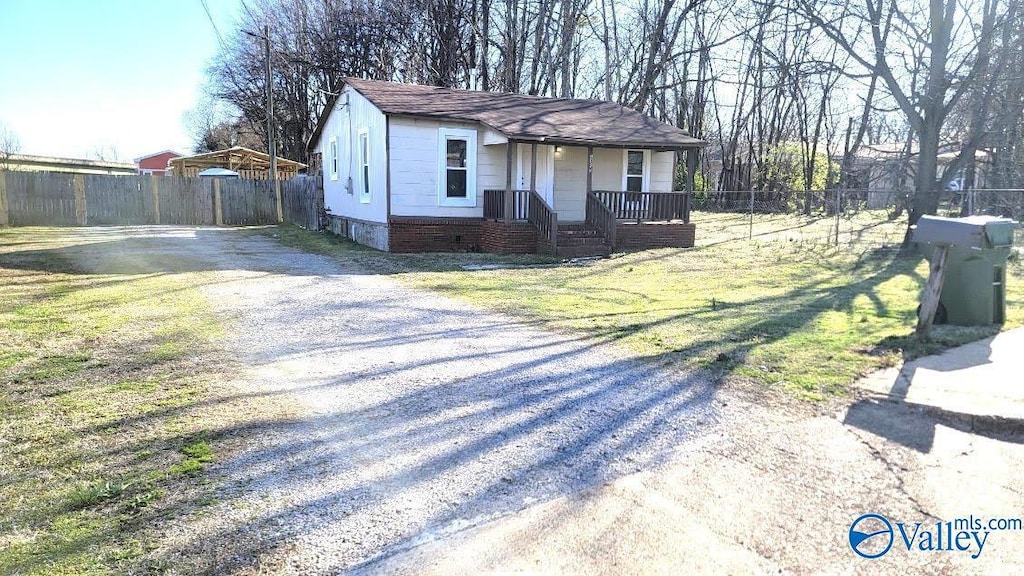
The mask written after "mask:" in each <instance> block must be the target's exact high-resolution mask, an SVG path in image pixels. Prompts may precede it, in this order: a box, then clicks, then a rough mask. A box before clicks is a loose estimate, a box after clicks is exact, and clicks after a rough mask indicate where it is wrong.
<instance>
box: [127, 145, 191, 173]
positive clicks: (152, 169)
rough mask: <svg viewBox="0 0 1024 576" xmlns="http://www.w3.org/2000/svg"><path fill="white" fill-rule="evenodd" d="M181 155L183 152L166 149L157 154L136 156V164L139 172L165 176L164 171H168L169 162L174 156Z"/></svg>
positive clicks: (178, 156)
mask: <svg viewBox="0 0 1024 576" xmlns="http://www.w3.org/2000/svg"><path fill="white" fill-rule="evenodd" d="M180 157H181V154H178V153H177V152H175V151H173V150H164V151H163V152H157V153H156V154H150V155H148V156H142V157H141V158H136V159H135V166H136V167H137V168H138V173H139V174H152V175H153V176H163V175H164V172H167V163H168V162H170V161H171V159H173V158H180Z"/></svg>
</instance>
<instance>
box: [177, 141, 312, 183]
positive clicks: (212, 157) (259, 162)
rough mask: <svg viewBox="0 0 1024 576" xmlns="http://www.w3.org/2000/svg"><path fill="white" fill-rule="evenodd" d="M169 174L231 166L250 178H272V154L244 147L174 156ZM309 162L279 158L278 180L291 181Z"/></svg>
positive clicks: (189, 175)
mask: <svg viewBox="0 0 1024 576" xmlns="http://www.w3.org/2000/svg"><path fill="white" fill-rule="evenodd" d="M168 166H169V168H170V170H169V171H168V175H173V176H188V177H195V176H196V175H198V174H199V173H200V172H202V171H203V170H206V169H207V168H227V169H228V170H232V171H235V172H238V175H239V176H240V177H241V178H244V179H247V180H269V179H270V155H269V154H267V153H265V152H259V151H256V150H252V149H250V148H243V147H242V146H234V147H232V148H228V149H226V150H217V151H215V152H206V153H204V154H196V155H193V156H182V157H180V158H174V159H172V160H171V161H170V162H169V163H168ZM305 167H306V165H305V164H303V163H302V162H296V161H295V160H288V159H287V158H281V157H278V158H277V180H278V181H281V180H290V179H291V178H293V177H295V176H296V175H297V174H298V173H299V170H302V169H303V168H305Z"/></svg>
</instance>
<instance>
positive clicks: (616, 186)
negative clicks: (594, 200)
mask: <svg viewBox="0 0 1024 576" xmlns="http://www.w3.org/2000/svg"><path fill="white" fill-rule="evenodd" d="M622 154H623V152H622V149H620V148H594V190H622ZM584 161H585V160H584Z"/></svg>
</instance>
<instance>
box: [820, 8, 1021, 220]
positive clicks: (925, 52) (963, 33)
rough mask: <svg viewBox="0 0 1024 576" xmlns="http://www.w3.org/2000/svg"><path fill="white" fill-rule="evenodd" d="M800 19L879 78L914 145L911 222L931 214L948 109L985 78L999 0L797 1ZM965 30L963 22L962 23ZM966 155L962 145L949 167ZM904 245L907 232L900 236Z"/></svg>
mask: <svg viewBox="0 0 1024 576" xmlns="http://www.w3.org/2000/svg"><path fill="white" fill-rule="evenodd" d="M800 1H801V6H802V7H803V10H804V12H805V14H806V15H807V17H808V18H809V19H810V21H811V22H813V23H814V24H815V26H816V27H817V28H818V29H819V30H821V31H822V32H824V33H825V34H826V35H828V36H829V37H830V38H831V39H832V40H834V41H835V42H836V43H837V44H838V45H839V47H840V48H842V49H843V50H844V51H845V52H846V53H847V54H849V55H850V57H851V58H852V59H853V60H854V61H855V62H857V63H858V64H859V65H860V66H862V67H863V68H864V69H865V70H868V71H870V72H871V73H872V74H875V75H877V76H878V78H879V80H880V81H881V82H882V84H883V86H884V87H885V89H886V92H887V94H888V95H889V96H890V97H891V98H892V100H893V101H894V102H895V104H896V106H897V108H898V110H899V111H900V112H901V113H902V114H903V117H904V118H905V120H906V122H907V124H908V125H909V127H910V128H911V129H912V130H913V132H914V134H915V135H916V140H917V159H918V160H917V171H916V175H915V185H914V198H913V202H912V208H911V212H910V224H911V225H912V224H914V223H916V222H917V220H918V219H919V218H920V217H921V216H922V215H924V214H934V213H935V212H936V210H937V209H938V205H939V195H940V192H941V190H942V188H943V187H944V186H945V184H946V183H947V182H948V181H949V179H951V178H952V177H953V173H952V171H950V170H947V171H945V173H944V174H942V175H941V176H940V175H939V170H938V155H939V152H940V146H941V144H942V136H943V129H944V127H945V125H946V121H947V119H948V118H949V115H950V113H951V111H952V110H953V109H954V108H955V107H956V106H957V104H958V103H959V102H960V100H961V99H962V98H963V97H964V96H965V95H966V94H967V93H968V92H969V91H970V90H971V89H972V88H973V87H974V86H975V83H976V82H978V81H979V80H980V79H981V78H983V76H984V75H985V71H986V70H987V69H988V66H989V61H990V56H991V52H992V45H993V44H992V42H993V39H994V37H995V34H996V33H997V31H998V30H999V29H1000V28H1001V27H1002V26H1005V25H1006V24H1007V23H1008V22H1009V21H1012V19H1013V18H1014V16H1013V15H1012V14H1009V13H1006V12H1003V11H1001V5H1000V2H999V0H983V2H982V3H981V4H980V5H978V3H970V4H966V5H959V4H958V2H957V0H912V1H909V2H904V1H900V2H897V1H896V0H860V2H859V3H855V2H846V1H845V0H800ZM965 21H966V22H968V23H969V24H970V25H965V24H964V22H965ZM966 154H970V155H972V156H973V151H971V150H969V147H964V148H962V149H961V150H960V153H959V155H958V157H957V159H956V161H955V162H957V163H962V162H963V161H964V160H963V158H964V156H965V155H966ZM907 239H908V240H909V230H908V234H907Z"/></svg>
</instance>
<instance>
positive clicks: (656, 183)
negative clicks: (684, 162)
mask: <svg viewBox="0 0 1024 576" xmlns="http://www.w3.org/2000/svg"><path fill="white" fill-rule="evenodd" d="M674 157H675V152H653V153H652V154H651V188H650V190H651V192H672V163H673V161H674V159H675V158H674Z"/></svg>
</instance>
